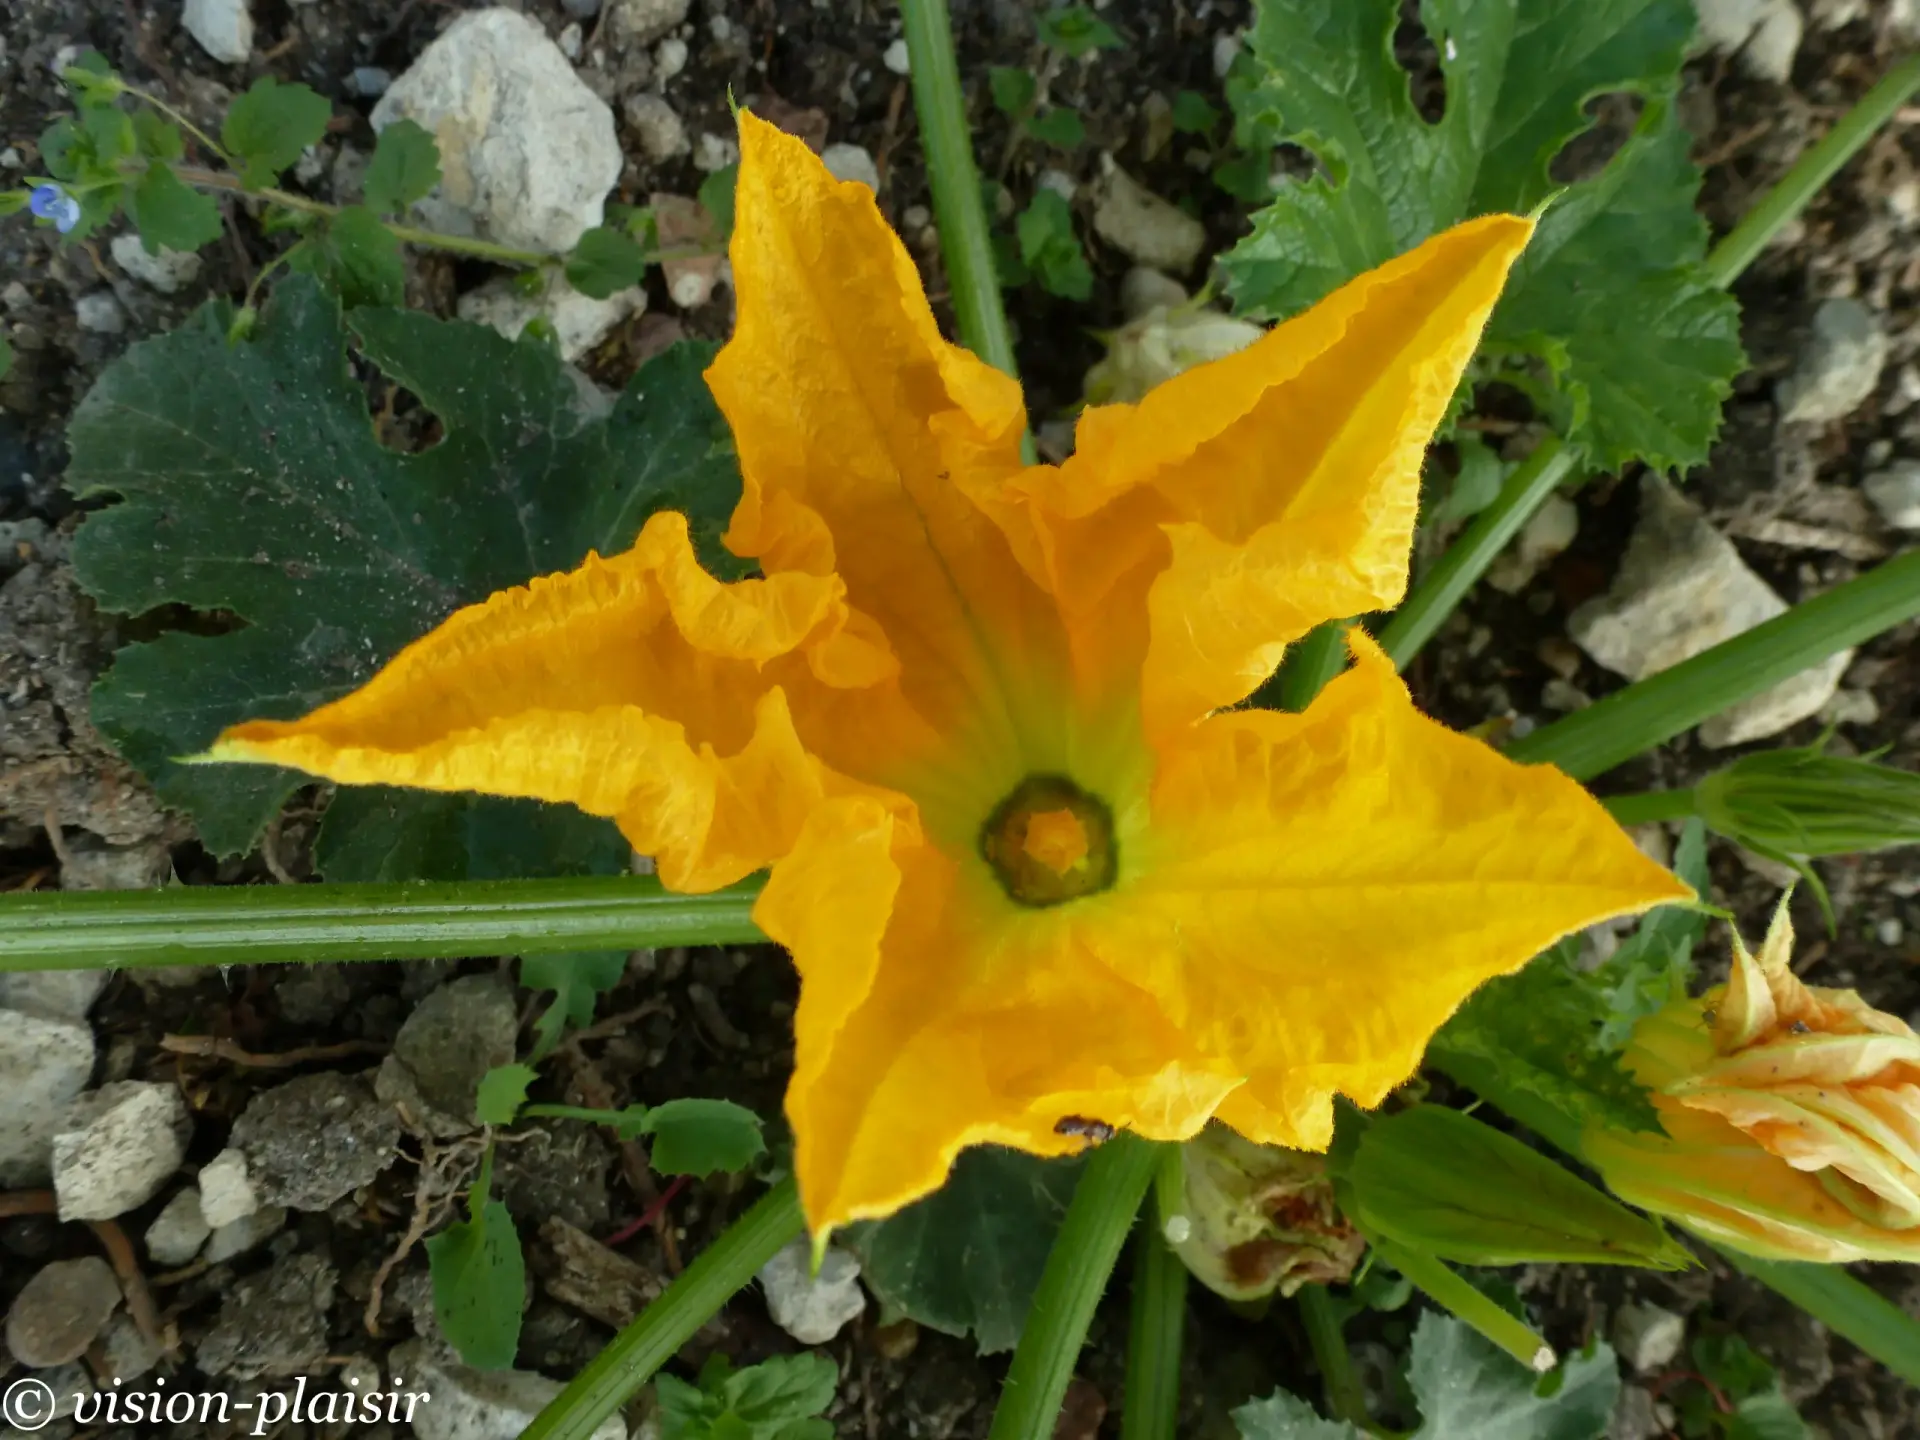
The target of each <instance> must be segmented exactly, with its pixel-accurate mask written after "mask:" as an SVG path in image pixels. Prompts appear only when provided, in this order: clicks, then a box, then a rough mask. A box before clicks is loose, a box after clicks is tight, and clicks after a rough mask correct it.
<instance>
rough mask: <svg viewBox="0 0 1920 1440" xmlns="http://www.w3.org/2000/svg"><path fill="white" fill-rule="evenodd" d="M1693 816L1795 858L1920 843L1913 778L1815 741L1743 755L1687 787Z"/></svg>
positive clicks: (1765, 850)
mask: <svg viewBox="0 0 1920 1440" xmlns="http://www.w3.org/2000/svg"><path fill="white" fill-rule="evenodd" d="M1694 803H1695V805H1696V806H1697V807H1698V808H1699V811H1700V817H1701V818H1702V819H1703V820H1705V821H1706V822H1707V824H1708V825H1709V826H1711V827H1712V828H1713V829H1714V830H1715V831H1717V832H1718V833H1720V834H1722V835H1725V836H1727V837H1728V838H1730V839H1733V840H1737V841H1739V842H1740V843H1741V844H1742V845H1745V846H1746V847H1747V848H1748V849H1750V850H1755V851H1758V852H1760V853H1762V854H1767V855H1782V856H1787V857H1790V858H1793V859H1800V858H1804V857H1806V856H1812V855H1851V854H1856V853H1858V852H1861V851H1865V850H1882V849H1885V848H1887V847H1888V846H1890V845H1911V844H1914V843H1916V842H1920V775H1915V774H1912V773H1911V772H1909V771H1906V770H1896V769H1894V768H1893V767H1892V766H1891V765H1876V764H1874V763H1873V762H1872V761H1871V760H1853V759H1848V758H1847V757H1845V756H1841V755H1825V754H1822V753H1821V750H1820V747H1819V746H1817V745H1809V746H1804V747H1802V748H1799V749H1793V750H1766V751H1761V752H1759V753H1757V754H1753V755H1743V756H1741V757H1740V758H1739V759H1738V760H1735V761H1734V762H1733V763H1732V764H1731V765H1728V766H1726V767H1725V768H1724V769H1721V770H1717V771H1715V772H1714V773H1713V774H1711V775H1709V776H1708V777H1707V778H1706V779H1705V780H1702V781H1701V782H1700V784H1699V785H1698V786H1696V787H1695V788H1694Z"/></svg>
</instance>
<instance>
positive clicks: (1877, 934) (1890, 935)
mask: <svg viewBox="0 0 1920 1440" xmlns="http://www.w3.org/2000/svg"><path fill="white" fill-rule="evenodd" d="M1906 933H1907V927H1906V926H1905V925H1903V924H1902V923H1901V921H1900V917H1899V916H1898V915H1889V916H1888V917H1887V918H1886V919H1884V920H1881V921H1877V922H1876V923H1875V924H1874V927H1873V937H1874V939H1876V940H1878V941H1879V942H1880V943H1881V944H1882V945H1887V946H1893V945H1898V944H1899V943H1900V941H1901V940H1902V939H1903V938H1904V937H1905V936H1906Z"/></svg>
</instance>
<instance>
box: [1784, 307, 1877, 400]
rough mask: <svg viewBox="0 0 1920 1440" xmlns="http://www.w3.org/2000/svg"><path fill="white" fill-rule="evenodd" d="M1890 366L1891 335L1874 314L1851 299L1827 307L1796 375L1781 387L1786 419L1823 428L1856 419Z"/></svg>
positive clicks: (1815, 323)
mask: <svg viewBox="0 0 1920 1440" xmlns="http://www.w3.org/2000/svg"><path fill="white" fill-rule="evenodd" d="M1886 363H1887V334H1886V331H1885V330H1884V329H1882V328H1881V325H1880V321H1879V318H1878V317H1877V316H1876V315H1875V314H1874V313H1873V311H1871V310H1869V309H1868V308H1867V307H1866V306H1865V305H1862V304H1861V303H1860V302H1859V301H1858V300H1856V299H1854V298H1853V297H1852V296H1850V295H1842V296H1839V297H1837V298H1835V299H1832V300H1826V301H1823V302H1821V305H1820V308H1819V309H1818V310H1816V311H1815V312H1814V315H1813V330H1812V332H1811V333H1810V334H1809V335H1808V337H1807V340H1806V343H1805V344H1804V345H1803V346H1802V347H1801V350H1800V355H1799V358H1798V359H1797V361H1796V362H1795V364H1794V370H1793V374H1791V375H1789V376H1788V377H1787V378H1786V379H1785V380H1783V381H1782V382H1781V383H1780V388H1779V391H1778V392H1777V397H1776V398H1777V399H1778V401H1779V405H1780V418H1781V419H1782V420H1784V421H1787V422H1789V423H1793V424H1809V425H1821V424H1826V423H1828V422H1830V421H1834V420H1839V419H1843V418H1844V417H1846V416H1848V415H1851V414H1852V413H1853V412H1854V411H1855V410H1857V409H1858V408H1859V407H1860V406H1861V405H1862V404H1864V403H1865V402H1866V399H1867V397H1868V396H1869V395H1871V394H1873V391H1874V387H1875V386H1876V385H1878V384H1879V383H1880V371H1881V369H1882V368H1883V367H1884V366H1885V365H1886Z"/></svg>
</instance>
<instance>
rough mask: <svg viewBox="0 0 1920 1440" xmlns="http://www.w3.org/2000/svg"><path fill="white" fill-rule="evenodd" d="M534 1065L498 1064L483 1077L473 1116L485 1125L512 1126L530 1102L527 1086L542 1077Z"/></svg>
mask: <svg viewBox="0 0 1920 1440" xmlns="http://www.w3.org/2000/svg"><path fill="white" fill-rule="evenodd" d="M539 1074H540V1072H539V1071H537V1070H535V1069H534V1068H533V1067H532V1066H531V1065H496V1066H494V1067H493V1069H491V1070H489V1071H487V1073H486V1074H484V1075H482V1076H481V1077H480V1088H479V1090H478V1091H477V1092H476V1093H475V1095H474V1101H473V1113H474V1118H475V1119H477V1120H479V1122H480V1123H481V1124H482V1125H511V1124H512V1123H513V1120H514V1117H515V1116H516V1115H518V1114H519V1113H520V1107H521V1106H522V1105H524V1104H526V1103H527V1087H528V1086H529V1085H531V1084H533V1082H534V1081H535V1080H537V1079H538V1078H539Z"/></svg>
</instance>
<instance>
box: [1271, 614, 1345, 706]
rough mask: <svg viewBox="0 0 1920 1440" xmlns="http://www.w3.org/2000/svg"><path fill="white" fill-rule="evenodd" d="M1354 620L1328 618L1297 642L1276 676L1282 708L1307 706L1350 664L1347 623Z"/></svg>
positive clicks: (1277, 691) (1282, 662)
mask: <svg viewBox="0 0 1920 1440" xmlns="http://www.w3.org/2000/svg"><path fill="white" fill-rule="evenodd" d="M1352 623H1353V622H1352V621H1351V620H1328V621H1326V622H1325V623H1323V624H1320V625H1316V626H1315V627H1314V628H1313V629H1312V630H1310V631H1308V632H1307V634H1306V635H1305V636H1304V637H1303V638H1301V639H1300V640H1299V641H1297V642H1296V643H1295V644H1293V645H1292V646H1291V647H1290V648H1289V649H1288V650H1287V655H1286V658H1285V659H1284V660H1282V661H1281V662H1280V673H1279V674H1278V675H1276V676H1275V677H1274V685H1275V689H1276V696H1275V698H1276V699H1277V700H1278V701H1279V705H1280V708H1281V709H1282V710H1292V711H1295V712H1298V711H1301V710H1305V709H1306V708H1307V706H1309V705H1311V704H1312V703H1313V697H1314V696H1316V695H1318V694H1319V693H1320V692H1321V691H1322V690H1323V689H1325V688H1326V684H1327V682H1328V681H1329V680H1331V679H1333V677H1334V676H1336V675H1338V674H1339V673H1340V672H1341V671H1342V670H1344V669H1346V668H1347V627H1348V626H1349V625H1351V624H1352Z"/></svg>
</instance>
